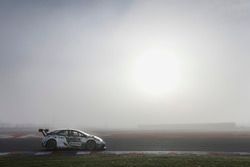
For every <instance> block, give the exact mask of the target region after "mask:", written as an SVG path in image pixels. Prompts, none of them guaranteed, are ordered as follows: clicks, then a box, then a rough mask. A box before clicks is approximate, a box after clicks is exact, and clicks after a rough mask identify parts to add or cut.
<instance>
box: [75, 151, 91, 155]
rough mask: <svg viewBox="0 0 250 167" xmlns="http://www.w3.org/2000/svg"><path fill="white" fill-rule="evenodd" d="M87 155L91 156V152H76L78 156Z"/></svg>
mask: <svg viewBox="0 0 250 167" xmlns="http://www.w3.org/2000/svg"><path fill="white" fill-rule="evenodd" d="M86 154H90V152H89V151H78V152H76V155H86Z"/></svg>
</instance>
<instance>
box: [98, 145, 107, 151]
mask: <svg viewBox="0 0 250 167" xmlns="http://www.w3.org/2000/svg"><path fill="white" fill-rule="evenodd" d="M106 148H107V147H106V144H105V143H100V144H97V145H96V149H97V150H106Z"/></svg>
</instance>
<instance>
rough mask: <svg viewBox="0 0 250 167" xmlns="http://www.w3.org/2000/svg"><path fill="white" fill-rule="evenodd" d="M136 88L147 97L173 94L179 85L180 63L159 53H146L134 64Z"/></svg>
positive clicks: (167, 55)
mask: <svg viewBox="0 0 250 167" xmlns="http://www.w3.org/2000/svg"><path fill="white" fill-rule="evenodd" d="M133 74H134V75H133V78H134V79H133V80H134V81H135V84H136V88H137V89H139V90H141V91H143V92H144V93H147V94H149V95H154V96H155V95H157V96H159V95H165V94H169V93H172V92H174V91H175V90H176V89H177V88H178V85H179V84H180V78H181V77H180V62H179V61H178V59H177V57H175V56H174V55H172V54H167V53H163V52H159V51H153V52H152V51H148V52H146V53H144V54H143V55H141V56H138V57H137V58H136V60H135V63H134V72H133Z"/></svg>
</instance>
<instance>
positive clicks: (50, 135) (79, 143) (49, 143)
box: [38, 129, 106, 151]
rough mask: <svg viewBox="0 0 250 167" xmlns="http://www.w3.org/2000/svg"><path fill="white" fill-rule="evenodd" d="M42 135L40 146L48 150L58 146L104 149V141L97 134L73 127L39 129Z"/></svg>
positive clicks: (91, 149)
mask: <svg viewBox="0 0 250 167" xmlns="http://www.w3.org/2000/svg"><path fill="white" fill-rule="evenodd" d="M38 131H39V132H41V133H42V134H43V136H44V138H43V139H42V147H45V148H46V149H48V150H55V149H58V148H77V149H87V150H90V151H93V150H105V149H106V144H105V142H104V141H103V140H102V139H101V138H100V137H97V136H94V135H90V134H87V133H85V132H82V131H80V130H75V129H60V130H54V131H51V132H49V130H48V129H39V130H38Z"/></svg>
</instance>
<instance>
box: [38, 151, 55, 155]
mask: <svg viewBox="0 0 250 167" xmlns="http://www.w3.org/2000/svg"><path fill="white" fill-rule="evenodd" d="M52 153H53V152H52V151H44V152H36V153H34V155H50V154H52Z"/></svg>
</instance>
